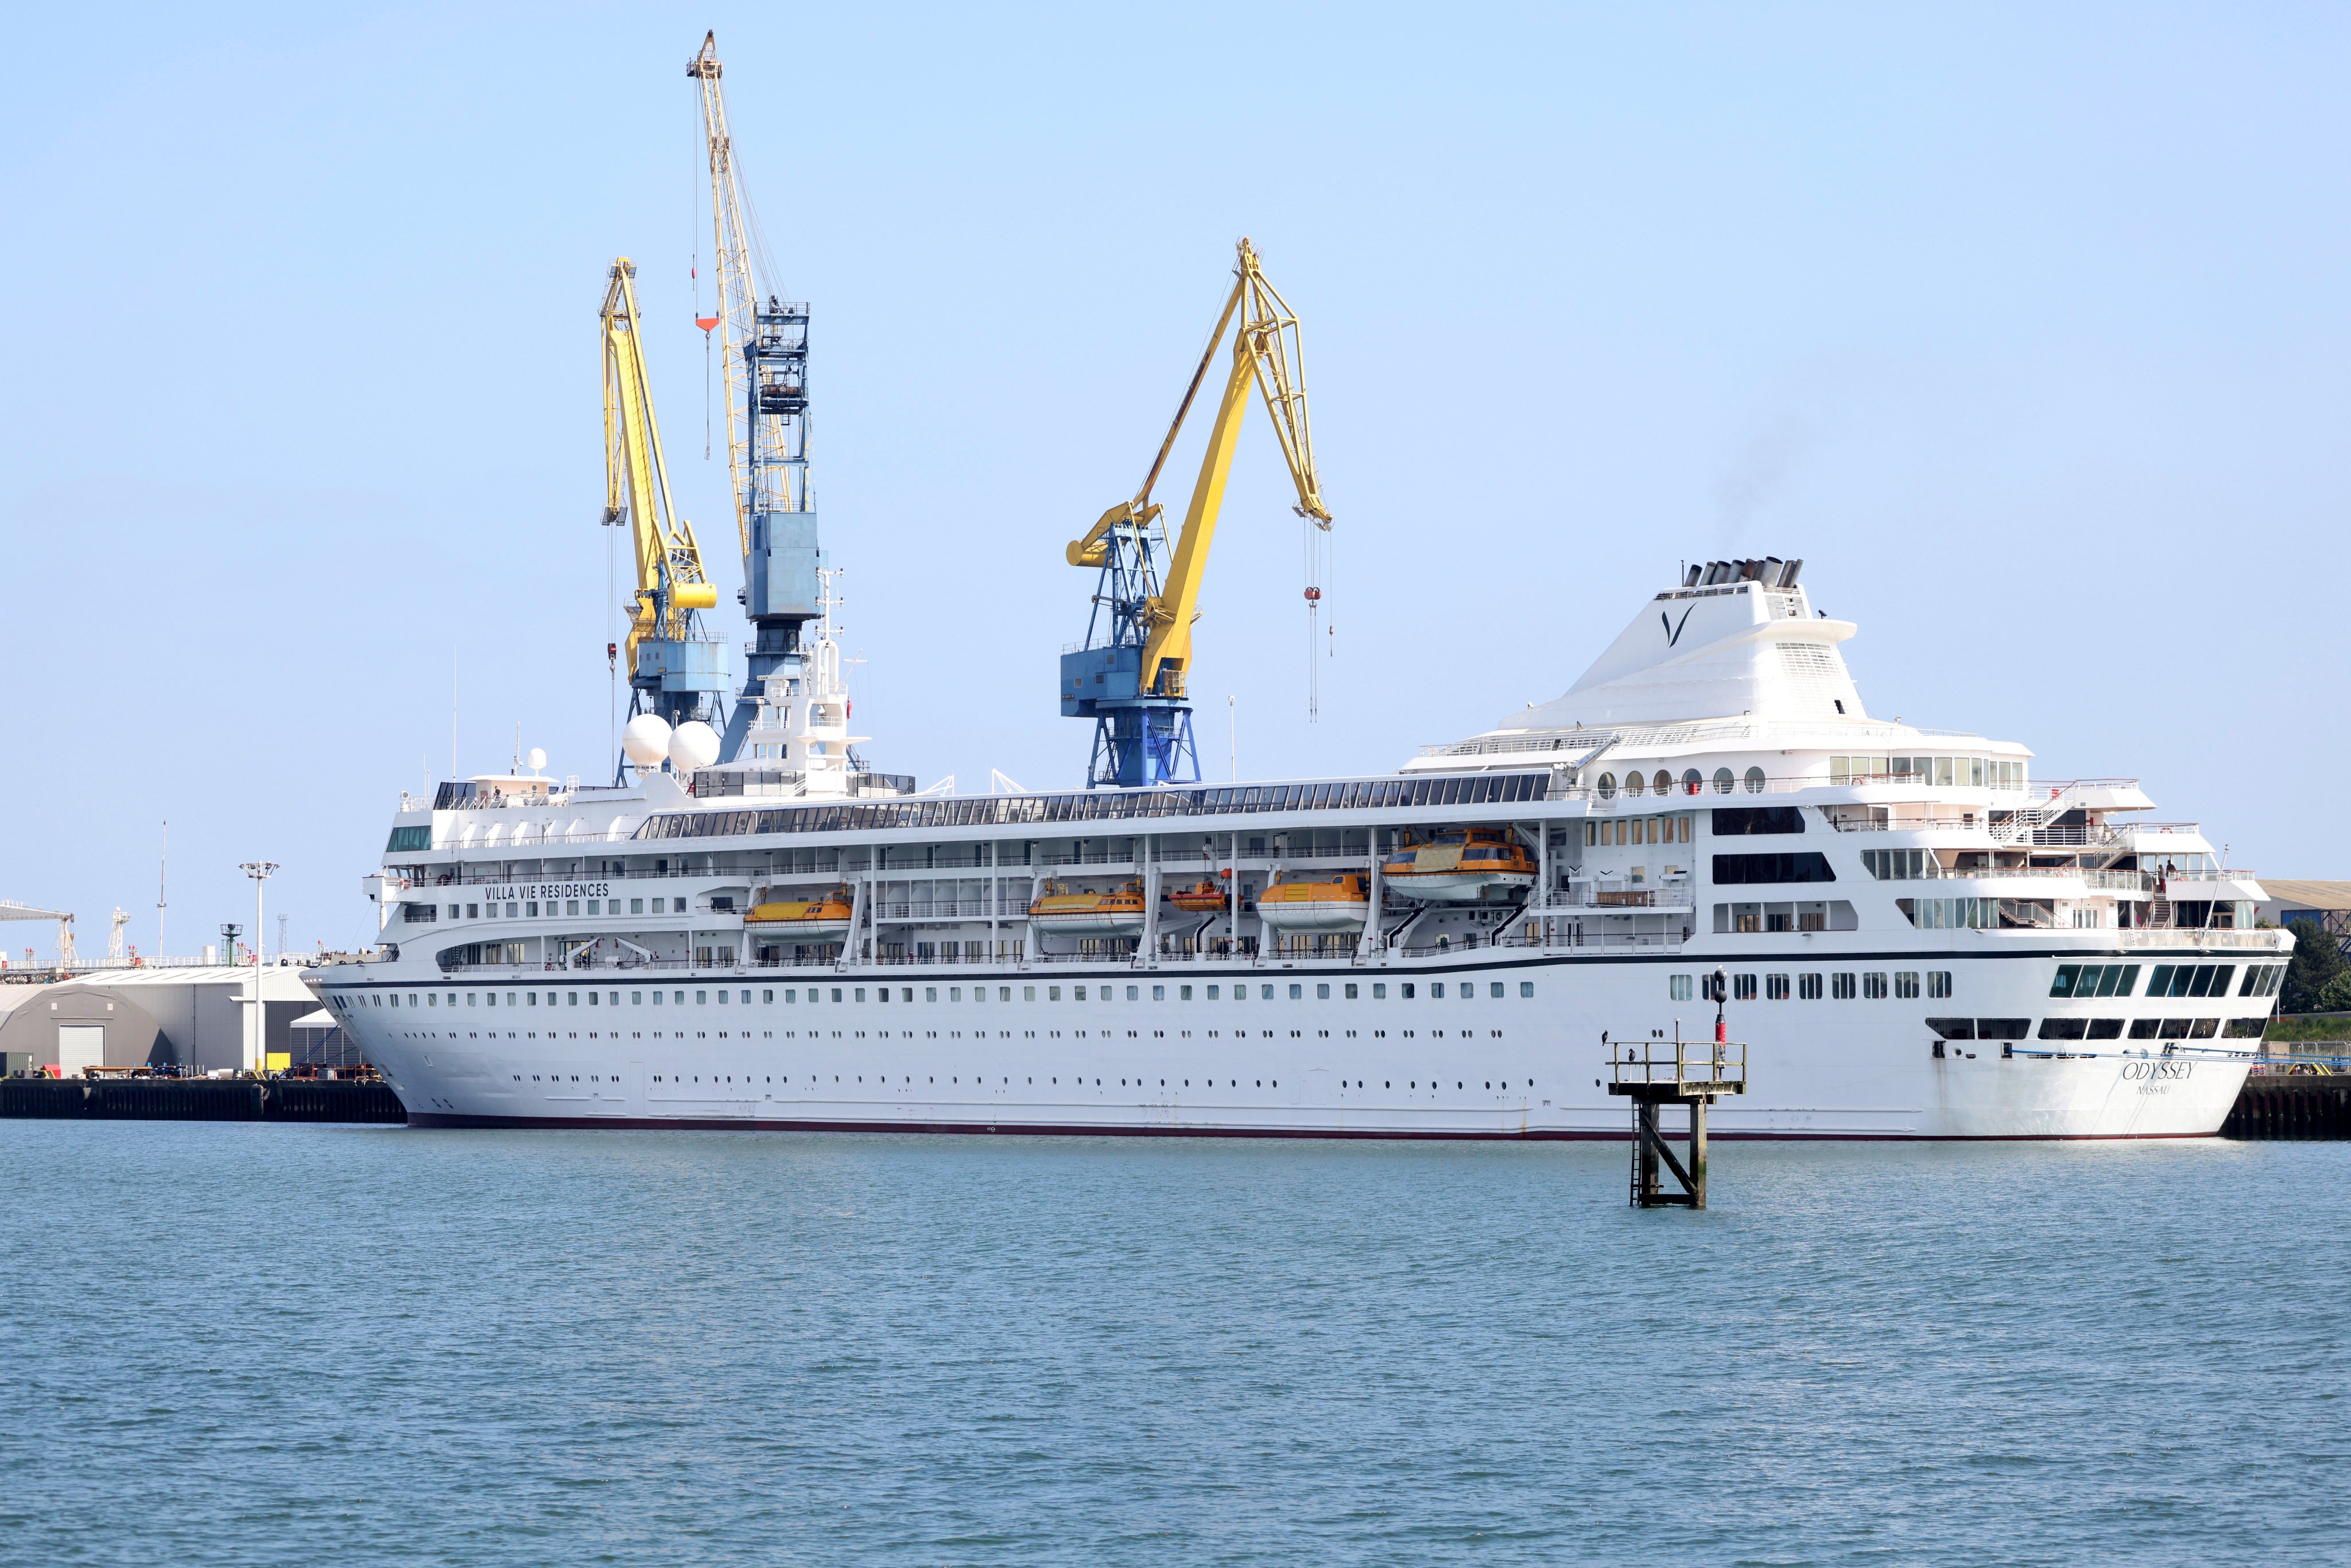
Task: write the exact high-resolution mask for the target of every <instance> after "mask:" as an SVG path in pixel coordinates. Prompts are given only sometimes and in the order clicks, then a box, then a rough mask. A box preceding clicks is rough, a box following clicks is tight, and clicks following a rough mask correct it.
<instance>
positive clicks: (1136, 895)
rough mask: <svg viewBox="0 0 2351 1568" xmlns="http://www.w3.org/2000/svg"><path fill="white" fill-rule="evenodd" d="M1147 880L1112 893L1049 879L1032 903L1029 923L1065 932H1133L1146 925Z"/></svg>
mask: <svg viewBox="0 0 2351 1568" xmlns="http://www.w3.org/2000/svg"><path fill="white" fill-rule="evenodd" d="M1029 925H1032V926H1034V927H1035V928H1036V929H1037V930H1039V931H1050V932H1055V933H1058V934H1060V935H1061V936H1134V934H1135V933H1136V932H1138V931H1141V930H1142V929H1143V925H1144V902H1143V884H1142V883H1134V882H1131V883H1127V884H1126V885H1125V886H1123V887H1120V888H1115V889H1113V890H1112V891H1110V892H1108V893H1096V892H1092V891H1091V890H1089V889H1084V888H1079V889H1074V890H1073V889H1071V887H1070V886H1069V884H1068V883H1054V882H1049V883H1046V884H1045V890H1044V892H1042V893H1040V894H1038V895H1037V897H1036V898H1035V899H1034V900H1033V901H1031V902H1030V904H1029Z"/></svg>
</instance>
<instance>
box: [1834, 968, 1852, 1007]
mask: <svg viewBox="0 0 2351 1568" xmlns="http://www.w3.org/2000/svg"><path fill="white" fill-rule="evenodd" d="M1829 995H1830V996H1832V997H1834V998H1836V999H1837V1000H1838V1001H1841V1002H1849V1001H1851V1000H1853V998H1854V987H1853V974H1852V972H1851V971H1850V970H1847V971H1845V972H1844V973H1843V974H1836V975H1831V976H1830V977H1829Z"/></svg>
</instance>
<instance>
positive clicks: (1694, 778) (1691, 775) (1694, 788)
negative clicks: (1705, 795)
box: [1682, 768, 1705, 795]
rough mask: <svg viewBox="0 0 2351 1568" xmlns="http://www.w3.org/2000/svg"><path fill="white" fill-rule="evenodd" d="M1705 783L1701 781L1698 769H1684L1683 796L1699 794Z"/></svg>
mask: <svg viewBox="0 0 2351 1568" xmlns="http://www.w3.org/2000/svg"><path fill="white" fill-rule="evenodd" d="M1704 782H1705V781H1704V780H1703V779H1700V778H1699V777H1698V769H1697V768H1684V769H1683V770H1682V793H1683V794H1685V795H1695V794H1697V793H1698V789H1699V788H1700V787H1701V786H1702V785H1703V784H1704Z"/></svg>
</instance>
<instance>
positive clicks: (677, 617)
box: [602, 256, 727, 728]
mask: <svg viewBox="0 0 2351 1568" xmlns="http://www.w3.org/2000/svg"><path fill="white" fill-rule="evenodd" d="M636 277H637V268H636V265H635V264H634V263H633V262H632V261H630V260H629V258H628V257H627V256H622V257H621V258H620V259H619V260H617V261H615V262H613V263H612V268H611V273H610V274H608V276H607V280H606V283H605V287H604V308H603V311H602V322H603V337H604V522H605V523H606V525H607V526H609V527H613V528H622V527H625V528H627V529H628V530H629V535H630V538H631V539H632V541H633V542H634V546H635V551H634V553H635V559H636V567H637V586H636V591H635V593H634V595H633V596H632V599H631V601H630V609H629V634H628V635H629V640H628V670H629V688H630V699H629V712H630V714H631V716H635V715H636V714H639V713H652V714H658V715H660V716H661V717H662V718H663V719H664V720H666V721H667V722H668V723H669V725H670V726H671V727H673V728H674V727H676V726H678V725H681V724H684V723H686V722H687V721H688V720H691V719H701V720H703V721H704V722H705V723H707V722H709V720H711V719H712V718H714V717H717V716H719V712H718V709H719V705H720V704H721V702H722V701H723V699H724V697H725V695H726V689H727V679H726V643H724V642H723V641H721V640H720V639H718V638H716V637H713V636H709V635H706V634H705V632H703V630H702V626H701V616H700V614H699V612H702V611H705V610H708V609H711V608H713V607H715V606H716V604H717V602H718V590H717V588H716V585H714V584H713V583H712V582H711V580H710V579H709V577H708V575H707V574H706V573H705V572H704V570H703V569H702V547H701V546H700V545H698V544H696V543H695V538H694V525H693V524H692V523H690V522H688V521H686V520H685V519H684V517H679V516H678V515H677V514H676V512H675V511H674V509H673V507H671V505H670V494H669V468H668V465H667V463H666V461H665V460H664V457H663V455H662V444H661V426H660V425H659V423H656V422H655V420H654V418H653V385H652V382H650V381H649V380H648V379H647V377H646V374H645V356H644V329H643V323H642V322H640V321H639V319H638V318H637V287H636Z"/></svg>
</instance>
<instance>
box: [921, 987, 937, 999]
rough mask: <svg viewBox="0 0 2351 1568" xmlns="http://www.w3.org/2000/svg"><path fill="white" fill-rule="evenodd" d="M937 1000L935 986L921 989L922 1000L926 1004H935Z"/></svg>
mask: <svg viewBox="0 0 2351 1568" xmlns="http://www.w3.org/2000/svg"><path fill="white" fill-rule="evenodd" d="M938 999H939V988H937V987H936V986H925V987H924V988H923V1000H925V1001H926V1002H935V1001H937V1000H938Z"/></svg>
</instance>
